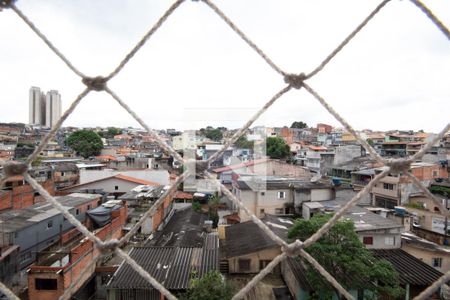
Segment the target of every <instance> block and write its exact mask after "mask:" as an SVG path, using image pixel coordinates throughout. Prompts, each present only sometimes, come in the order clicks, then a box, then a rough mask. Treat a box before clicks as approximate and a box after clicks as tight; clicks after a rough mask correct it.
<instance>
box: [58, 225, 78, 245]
mask: <svg viewBox="0 0 450 300" xmlns="http://www.w3.org/2000/svg"><path fill="white" fill-rule="evenodd" d="M77 235H79V231H78V229H76V228H73V229H71V230H69V231H67V232H66V233H64V234H63V235H62V237H61V242H62V244H65V243H67V242H68V241H70V240H71V239H72V238H74V237H75V236H77Z"/></svg>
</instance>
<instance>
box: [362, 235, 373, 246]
mask: <svg viewBox="0 0 450 300" xmlns="http://www.w3.org/2000/svg"><path fill="white" fill-rule="evenodd" d="M363 244H364V245H373V237H372V236H365V237H363Z"/></svg>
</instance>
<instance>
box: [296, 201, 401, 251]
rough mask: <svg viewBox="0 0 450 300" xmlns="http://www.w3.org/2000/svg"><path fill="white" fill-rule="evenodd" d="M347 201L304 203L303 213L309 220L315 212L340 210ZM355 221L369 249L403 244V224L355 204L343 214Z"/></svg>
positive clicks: (390, 247)
mask: <svg viewBox="0 0 450 300" xmlns="http://www.w3.org/2000/svg"><path fill="white" fill-rule="evenodd" d="M346 202H347V201H340V200H331V201H321V202H306V203H303V210H302V215H303V218H304V219H305V220H309V219H310V218H311V217H312V216H313V215H315V214H324V213H327V212H333V211H338V210H339V209H340V208H341V207H342V206H344V205H345V203H346ZM343 217H344V218H347V219H350V220H352V221H353V222H354V223H355V231H356V233H357V234H358V236H359V238H360V240H361V242H362V243H363V244H364V245H365V246H366V248H368V249H397V248H400V245H401V234H402V232H403V231H404V227H403V225H401V224H399V223H397V222H396V221H394V220H392V219H390V218H387V217H382V216H381V215H378V214H376V213H374V212H372V211H370V210H368V209H366V208H363V207H359V206H353V207H351V208H350V209H349V210H348V211H347V212H346V213H345V215H344V216H343Z"/></svg>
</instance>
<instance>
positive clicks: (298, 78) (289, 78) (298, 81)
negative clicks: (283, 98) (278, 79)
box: [284, 73, 306, 89]
mask: <svg viewBox="0 0 450 300" xmlns="http://www.w3.org/2000/svg"><path fill="white" fill-rule="evenodd" d="M305 79H306V75H305V73H300V74H298V75H297V74H286V75H285V76H284V82H286V83H287V84H289V85H290V86H292V87H293V88H295V89H300V88H301V87H302V86H303V81H305Z"/></svg>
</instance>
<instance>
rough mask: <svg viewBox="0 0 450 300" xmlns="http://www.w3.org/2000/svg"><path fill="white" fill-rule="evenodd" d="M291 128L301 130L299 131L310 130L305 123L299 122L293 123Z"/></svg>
mask: <svg viewBox="0 0 450 300" xmlns="http://www.w3.org/2000/svg"><path fill="white" fill-rule="evenodd" d="M291 128H299V129H303V128H308V125H307V124H306V123H304V122H301V121H300V122H298V121H295V122H293V123H292V125H291Z"/></svg>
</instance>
